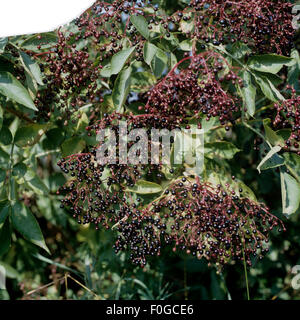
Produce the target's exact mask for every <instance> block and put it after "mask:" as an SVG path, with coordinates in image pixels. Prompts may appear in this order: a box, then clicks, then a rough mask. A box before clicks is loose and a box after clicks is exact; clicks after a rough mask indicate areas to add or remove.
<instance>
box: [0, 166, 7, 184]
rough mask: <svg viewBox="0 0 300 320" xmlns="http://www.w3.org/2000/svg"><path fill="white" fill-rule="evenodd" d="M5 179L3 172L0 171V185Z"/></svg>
mask: <svg viewBox="0 0 300 320" xmlns="http://www.w3.org/2000/svg"><path fill="white" fill-rule="evenodd" d="M5 178H6V172H5V170H2V169H0V183H1V182H3V181H4V180H5Z"/></svg>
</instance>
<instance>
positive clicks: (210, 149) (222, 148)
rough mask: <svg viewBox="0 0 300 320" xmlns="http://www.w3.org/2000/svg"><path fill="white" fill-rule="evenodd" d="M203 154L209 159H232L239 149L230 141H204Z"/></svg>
mask: <svg viewBox="0 0 300 320" xmlns="http://www.w3.org/2000/svg"><path fill="white" fill-rule="evenodd" d="M204 151H205V156H206V157H208V158H211V159H214V158H215V157H220V158H223V159H232V158H233V157H234V155H235V154H236V153H238V152H240V151H241V150H240V149H238V148H237V147H236V146H235V145H234V144H232V143H231V142H226V141H219V142H212V143H205V147H204Z"/></svg>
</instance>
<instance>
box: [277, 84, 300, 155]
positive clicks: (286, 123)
mask: <svg viewBox="0 0 300 320" xmlns="http://www.w3.org/2000/svg"><path fill="white" fill-rule="evenodd" d="M288 88H290V87H288ZM290 89H291V90H292V97H291V98H290V99H287V100H285V101H283V102H281V103H276V104H275V105H274V107H275V109H276V111H277V114H276V117H275V120H274V122H273V124H274V126H275V127H276V128H287V129H291V135H290V137H289V138H288V139H287V140H286V141H285V149H286V151H291V152H296V153H298V155H300V97H299V96H297V95H296V91H295V90H294V89H292V88H290Z"/></svg>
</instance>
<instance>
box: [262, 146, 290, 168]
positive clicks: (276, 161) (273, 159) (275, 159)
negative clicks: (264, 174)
mask: <svg viewBox="0 0 300 320" xmlns="http://www.w3.org/2000/svg"><path fill="white" fill-rule="evenodd" d="M280 150H281V147H280V146H276V147H273V148H272V149H271V150H270V151H269V152H268V154H267V155H266V156H265V157H264V158H263V159H262V161H261V162H260V164H259V165H258V167H257V170H258V172H259V173H261V170H267V169H271V168H276V167H280V166H282V165H283V164H284V159H283V158H282V157H281V156H279V155H278V154H277V153H278V152H279V151H280Z"/></svg>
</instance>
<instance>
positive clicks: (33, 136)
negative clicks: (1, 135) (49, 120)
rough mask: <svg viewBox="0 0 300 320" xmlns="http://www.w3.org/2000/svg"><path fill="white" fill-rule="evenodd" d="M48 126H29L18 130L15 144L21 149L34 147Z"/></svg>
mask: <svg viewBox="0 0 300 320" xmlns="http://www.w3.org/2000/svg"><path fill="white" fill-rule="evenodd" d="M46 128H47V126H46V125H42V124H29V125H27V126H24V127H20V128H18V130H17V132H16V135H15V144H16V145H17V146H19V147H27V146H32V145H34V144H35V143H37V142H39V140H40V138H41V136H42V135H43V134H44V133H45V130H46Z"/></svg>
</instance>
